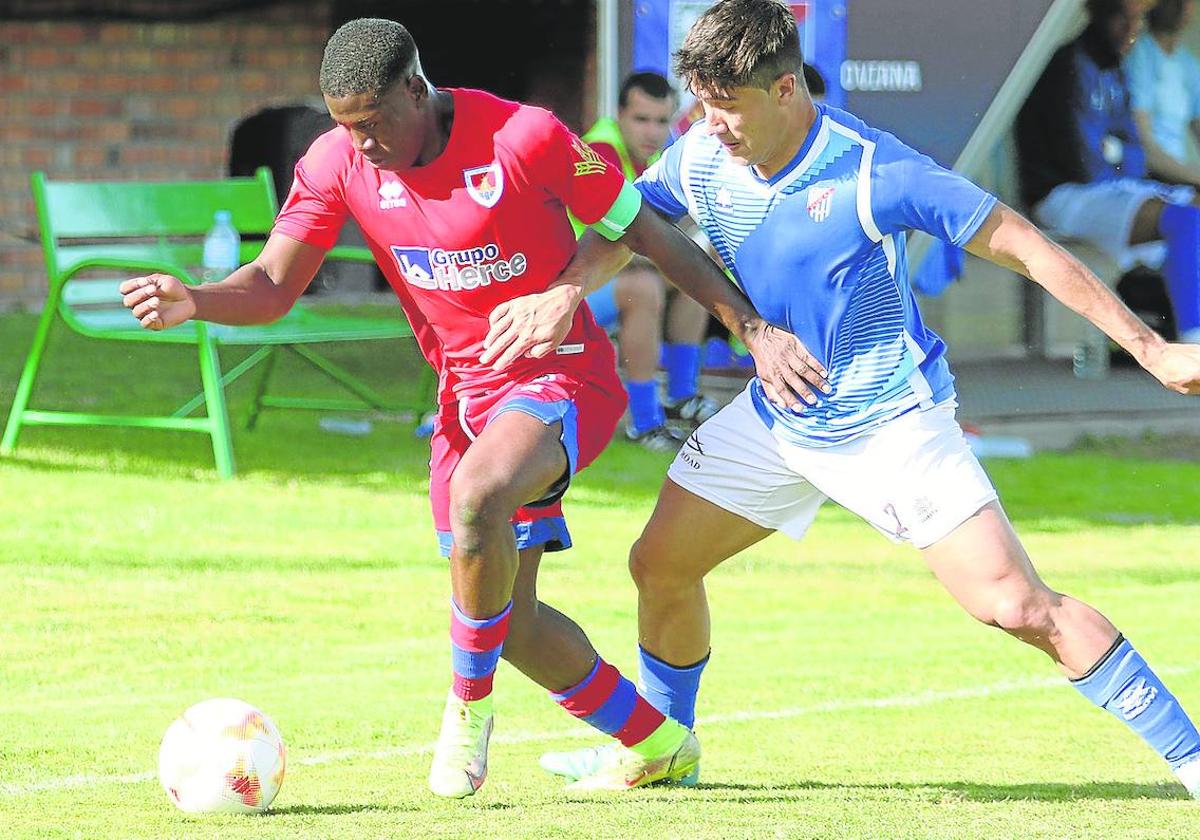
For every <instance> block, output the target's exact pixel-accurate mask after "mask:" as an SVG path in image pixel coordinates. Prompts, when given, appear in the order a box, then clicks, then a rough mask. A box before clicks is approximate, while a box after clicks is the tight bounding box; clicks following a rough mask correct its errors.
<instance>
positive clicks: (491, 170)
mask: <svg viewBox="0 0 1200 840" xmlns="http://www.w3.org/2000/svg"><path fill="white" fill-rule="evenodd" d="M463 181H465V182H466V185H467V194H468V195H470V196H471V198H473V199H474V200H475V203H476V204H478V205H480V206H482V207H487V208H489V209H490V208H492V207H495V206H496V202H498V201H499V200H500V196H501V195H502V194H503V193H504V170H503V169H501V168H500V162H499V161H495V160H494V161H492V162H491V163H489V164H488V165H487V166H476V167H475V168H474V169H464V170H463Z"/></svg>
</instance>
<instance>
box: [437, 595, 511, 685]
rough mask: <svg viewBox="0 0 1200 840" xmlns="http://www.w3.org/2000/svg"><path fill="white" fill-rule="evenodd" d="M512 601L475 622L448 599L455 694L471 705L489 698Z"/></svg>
mask: <svg viewBox="0 0 1200 840" xmlns="http://www.w3.org/2000/svg"><path fill="white" fill-rule="evenodd" d="M511 614H512V601H509V602H508V606H506V607H505V608H504V609H503V610H501V611H500V613H499V615H495V616H492V617H491V618H484V619H475V618H471V617H470V616H468V615H467V614H466V613H464V612H463V611H462V610H461V609H460V608H459V606H458V604H456V603H454V600H453V599H451V600H450V656H451V661H452V663H453V665H454V689H453V690H454V694H455V696H456V697H458V698H459V699H460V700H465V701H467V702H474V701H478V700H483V699H485V698H487V697H490V696H491V694H492V677H493V676H494V675H495V673H496V665H497V663H499V661H500V652H501V651H502V650H503V649H504V639H505V637H506V636H507V635H508V618H509V616H510V615H511Z"/></svg>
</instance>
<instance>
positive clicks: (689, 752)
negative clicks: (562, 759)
mask: <svg viewBox="0 0 1200 840" xmlns="http://www.w3.org/2000/svg"><path fill="white" fill-rule="evenodd" d="M595 752H596V756H595V757H596V758H598V759H600V761H599V766H598V767H596V768H595V769H594V770H592V772H591V773H589V774H587V775H585V776H582V777H580V778H579V779H577V780H576V781H574V782H572V783H571V784H569V785H567V790H626V789H628V788H638V787H645V786H647V785H653V784H656V783H657V784H678V783H679V782H680V781H681V780H683V779H684V778H686V777H687V776H688V775H690V774H691V773H692V771H693V770H695V769H696V767H697V766H698V765H699V764H700V742H699V741H697V740H696V735H695V733H692V732H688V734H687V738H686V739H684V742H683V743H682V744H680V745H679V746H678V747H677V748H676V749H674V750H672V751H671V752H668V753H663V754H662V755H659V756H655V757H653V758H647V757H646V756H644V755H642V754H641V753H638V752H635V751H633V750H631V749H629V748H628V747H624V746H621V745H620V744H617V745H615V749H604V748H601V749H598V750H596V751H595ZM542 766H543V767H544V766H545V764H543V765H542Z"/></svg>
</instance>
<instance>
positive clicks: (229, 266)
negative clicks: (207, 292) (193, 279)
mask: <svg viewBox="0 0 1200 840" xmlns="http://www.w3.org/2000/svg"><path fill="white" fill-rule="evenodd" d="M241 244H242V238H241V237H240V236H238V232H237V228H235V227H234V226H233V214H232V213H230V212H229V211H228V210H218V211H217V212H216V213H215V214H214V215H213V225H212V227H211V228H209V229H208V233H207V234H206V235H205V236H204V255H203V257H202V258H201V264H202V265H203V266H204V282H206V283H215V282H217V281H218V280H224V279H225V278H226V277H228V276H229V275H230V274H232V273H233V272H234V271H235V270H236V269H237V267H238V266H239V265H241V257H240V255H239V251H240V250H241Z"/></svg>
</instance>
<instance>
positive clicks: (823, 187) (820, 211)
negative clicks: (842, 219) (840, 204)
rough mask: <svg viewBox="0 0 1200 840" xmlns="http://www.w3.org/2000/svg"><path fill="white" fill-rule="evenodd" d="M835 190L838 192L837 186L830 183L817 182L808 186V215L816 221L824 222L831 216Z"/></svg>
mask: <svg viewBox="0 0 1200 840" xmlns="http://www.w3.org/2000/svg"><path fill="white" fill-rule="evenodd" d="M835 192H837V187H835V186H833V185H832V184H829V183H824V184H816V185H815V186H812V187H809V188H808V196H807V200H806V203H807V205H808V215H809V216H811V217H812V220H813V221H814V222H823V221H825V220H826V219H828V218H829V211H830V210H832V209H833V194H834V193H835Z"/></svg>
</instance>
